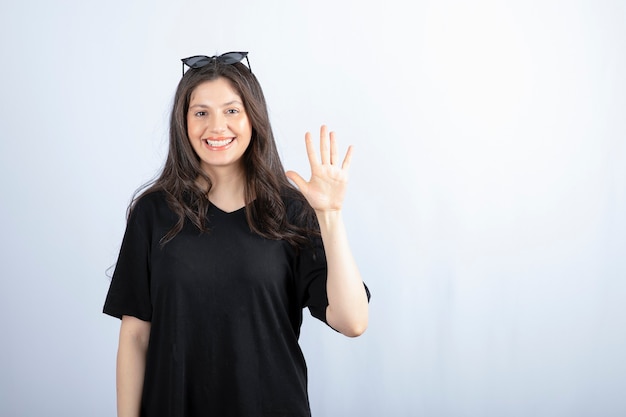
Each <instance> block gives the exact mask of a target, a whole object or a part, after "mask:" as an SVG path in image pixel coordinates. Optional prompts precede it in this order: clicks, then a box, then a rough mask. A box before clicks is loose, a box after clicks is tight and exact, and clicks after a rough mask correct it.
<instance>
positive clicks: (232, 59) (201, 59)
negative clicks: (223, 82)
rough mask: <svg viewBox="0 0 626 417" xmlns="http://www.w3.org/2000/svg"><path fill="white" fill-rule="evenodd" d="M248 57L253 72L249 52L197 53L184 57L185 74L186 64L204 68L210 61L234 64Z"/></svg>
mask: <svg viewBox="0 0 626 417" xmlns="http://www.w3.org/2000/svg"><path fill="white" fill-rule="evenodd" d="M244 58H246V62H247V63H248V69H249V70H250V72H252V68H251V67H250V61H248V53H247V52H226V53H225V54H222V55H219V56H218V55H214V56H206V55H195V56H190V57H189V58H183V59H181V61H183V75H185V65H187V66H188V67H189V68H193V69H198V68H202V67H204V66H206V65H209V64H210V63H212V62H213V63H217V62H219V63H220V64H226V65H232V64H236V63H237V62H241V60H242V59H244Z"/></svg>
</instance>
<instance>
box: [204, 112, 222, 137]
mask: <svg viewBox="0 0 626 417" xmlns="http://www.w3.org/2000/svg"><path fill="white" fill-rule="evenodd" d="M208 128H209V131H211V132H213V133H223V132H225V131H226V118H225V117H224V116H223V115H221V114H219V113H218V114H215V115H213V117H211V118H210V119H209V126H208Z"/></svg>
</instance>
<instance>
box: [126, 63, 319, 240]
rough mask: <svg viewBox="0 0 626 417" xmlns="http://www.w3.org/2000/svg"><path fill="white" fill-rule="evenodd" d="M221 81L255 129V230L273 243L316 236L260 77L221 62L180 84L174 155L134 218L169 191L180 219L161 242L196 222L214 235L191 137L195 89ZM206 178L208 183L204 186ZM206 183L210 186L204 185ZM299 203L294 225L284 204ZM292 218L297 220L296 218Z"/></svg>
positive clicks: (249, 205)
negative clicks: (282, 153) (284, 159)
mask: <svg viewBox="0 0 626 417" xmlns="http://www.w3.org/2000/svg"><path fill="white" fill-rule="evenodd" d="M219 77H224V78H226V79H227V80H228V81H229V82H230V83H231V85H232V87H233V88H234V89H235V91H236V92H237V93H238V94H239V96H240V97H241V99H242V100H243V105H244V108H245V110H246V113H247V115H248V118H249V119H250V123H251V125H252V138H251V140H250V144H249V145H248V149H247V150H246V151H245V153H244V155H243V156H242V158H243V166H244V171H245V188H244V198H245V203H246V217H247V220H248V225H249V226H250V229H251V230H252V231H253V232H255V233H257V234H259V235H261V236H263V237H266V238H268V239H283V240H286V241H288V242H289V243H291V244H292V245H294V246H298V245H299V244H302V243H304V242H305V241H306V239H307V235H308V234H315V232H314V229H315V226H314V225H315V213H314V212H313V209H312V208H311V207H310V205H309V204H308V203H307V202H306V200H305V198H304V197H303V195H302V194H301V193H300V192H299V191H298V190H297V188H295V187H294V186H293V185H292V184H291V183H290V182H289V180H288V179H287V176H286V175H285V171H284V169H283V165H282V163H281V161H280V157H279V155H278V150H277V148H276V142H275V141H274V134H273V133H272V127H271V125H270V121H269V115H268V111H267V104H266V102H265V97H264V95H263V90H262V89H261V85H260V84H259V81H258V80H257V78H256V76H255V75H254V74H253V73H252V72H251V71H250V70H249V69H248V68H247V67H246V66H245V65H243V64H242V63H235V64H223V63H220V62H217V61H214V62H213V63H211V64H209V65H206V66H204V67H202V68H198V69H189V70H188V71H187V72H186V73H185V75H184V76H183V77H182V79H181V80H180V82H179V84H178V88H177V90H176V94H175V96H174V105H173V108H172V114H171V117H170V134H169V150H168V155H167V159H166V161H165V165H164V167H163V170H162V171H161V173H160V175H159V176H158V178H157V179H156V180H154V181H153V182H150V183H148V184H146V185H144V186H143V187H141V188H140V189H139V190H138V191H137V192H136V193H135V196H134V197H133V200H132V202H131V204H130V205H129V209H128V214H129V215H130V213H131V211H132V209H133V207H134V205H135V203H136V202H137V200H139V199H140V198H141V197H142V196H144V195H146V194H148V193H151V192H154V191H163V192H165V195H166V198H167V203H168V204H169V206H170V208H171V209H172V211H174V213H176V214H177V215H178V221H177V223H176V224H175V225H174V226H173V227H172V229H170V230H169V231H168V232H167V234H165V236H163V238H162V239H161V244H162V245H164V244H166V243H167V242H169V241H170V240H171V239H173V238H174V237H175V236H176V235H177V234H178V233H179V232H180V231H181V230H182V228H183V226H184V224H185V221H187V220H188V221H191V222H192V223H193V224H194V225H195V226H196V227H197V228H198V229H200V230H201V231H203V232H209V231H210V225H207V221H206V214H207V210H208V208H209V205H210V202H209V199H208V195H209V190H210V189H211V186H212V184H211V180H210V178H209V177H208V175H207V174H206V173H205V172H204V171H203V170H202V168H201V165H200V159H199V157H198V156H197V154H196V153H195V151H194V150H193V148H192V146H191V143H190V141H189V138H188V136H187V112H188V110H189V101H190V97H191V94H192V92H193V91H194V89H195V88H196V87H197V86H198V85H200V84H202V83H204V82H206V81H211V80H215V79H217V78H219ZM198 178H202V179H203V180H204V181H198ZM200 184H206V185H200ZM285 198H288V199H291V200H296V206H298V207H299V208H298V210H297V213H294V214H295V215H296V218H295V219H292V221H289V219H288V216H287V207H286V206H285V202H284V199H285ZM290 217H292V216H290Z"/></svg>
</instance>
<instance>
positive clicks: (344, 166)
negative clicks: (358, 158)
mask: <svg viewBox="0 0 626 417" xmlns="http://www.w3.org/2000/svg"><path fill="white" fill-rule="evenodd" d="M353 153H354V147H353V146H352V145H350V146H348V151H347V152H346V156H345V158H343V163H342V164H341V169H343V170H346V171H347V170H348V169H350V162H351V161H352V154H353Z"/></svg>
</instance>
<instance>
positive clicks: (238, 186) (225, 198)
mask: <svg viewBox="0 0 626 417" xmlns="http://www.w3.org/2000/svg"><path fill="white" fill-rule="evenodd" d="M209 178H210V179H211V183H212V186H211V190H210V191H209V201H211V204H214V205H215V206H217V207H219V208H220V209H221V210H223V211H226V212H230V211H235V210H238V209H240V208H242V207H243V206H245V205H246V201H245V174H244V172H243V170H224V171H220V170H212V172H211V173H209Z"/></svg>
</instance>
